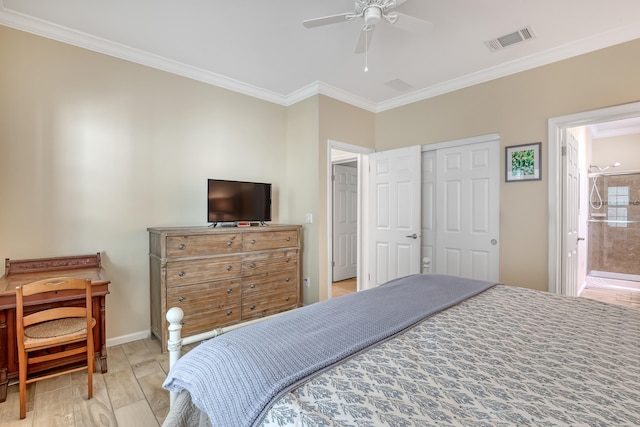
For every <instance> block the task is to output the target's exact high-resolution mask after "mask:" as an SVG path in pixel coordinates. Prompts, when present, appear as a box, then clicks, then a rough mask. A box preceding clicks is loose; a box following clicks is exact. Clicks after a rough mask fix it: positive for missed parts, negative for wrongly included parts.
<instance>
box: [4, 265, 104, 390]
mask: <svg viewBox="0 0 640 427" xmlns="http://www.w3.org/2000/svg"><path fill="white" fill-rule="evenodd" d="M50 277H81V278H87V279H91V293H92V300H93V307H92V310H93V317H94V318H95V319H96V326H95V327H94V328H93V343H94V351H95V357H96V361H97V366H98V367H100V369H101V371H102V373H103V374H104V373H106V372H107V345H106V323H107V312H106V304H107V303H106V296H107V294H108V293H109V283H110V281H109V280H108V279H107V275H106V272H105V270H104V268H102V263H101V259H100V254H99V253H97V254H91V255H79V256H69V257H56V258H38V259H24V260H10V259H8V258H7V259H6V260H5V275H4V276H3V277H2V278H1V279H0V402H4V400H5V398H6V396H7V386H8V384H9V382H10V381H14V380H17V379H18V349H17V340H16V286H21V285H24V284H25V283H30V282H35V281H36V280H42V279H47V278H50ZM84 298H85V294H84V291H75V290H67V291H61V292H57V291H56V292H49V293H48V295H45V296H39V297H38V298H37V299H34V298H33V297H31V298H28V299H27V301H28V303H27V305H28V308H27V310H28V311H29V312H35V311H38V310H42V309H43V308H52V307H60V306H70V305H76V304H82V303H83V302H84ZM82 364H86V357H85V356H83V355H82V354H79V355H75V356H69V357H68V358H66V359H64V360H57V361H51V362H43V363H41V364H38V365H37V366H34V367H32V368H30V370H31V371H32V372H37V373H38V375H40V374H46V373H48V371H52V370H55V369H57V368H59V367H61V366H65V367H68V366H73V365H82Z"/></svg>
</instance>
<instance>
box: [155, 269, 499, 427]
mask: <svg viewBox="0 0 640 427" xmlns="http://www.w3.org/2000/svg"><path fill="white" fill-rule="evenodd" d="M493 285H494V283H489V282H483V281H477V280H469V279H462V278H458V277H453V276H442V275H413V276H407V277H404V278H400V279H396V280H392V281H390V282H388V283H386V284H385V285H382V286H379V287H377V288H374V289H370V290H367V291H363V292H358V293H355V294H350V295H346V296H344V297H340V298H336V299H331V300H328V301H323V302H320V303H316V304H312V305H309V306H306V307H302V308H299V309H297V310H293V311H290V312H287V313H284V314H282V315H281V316H278V317H276V318H273V319H270V320H268V321H265V322H261V323H257V324H253V325H250V326H247V327H245V328H241V329H237V330H234V331H231V332H229V333H227V334H224V335H222V336H220V337H218V338H215V339H212V340H210V341H207V342H205V343H203V344H201V345H200V346H198V347H196V348H195V349H193V350H191V351H190V352H189V353H187V354H186V355H185V356H184V357H182V358H181V359H180V360H179V361H178V363H177V364H176V365H175V366H174V367H173V369H172V370H171V372H169V375H168V377H167V379H166V381H165V382H164V384H163V387H164V388H166V389H167V390H170V391H176V392H180V391H182V390H185V389H186V390H187V391H188V392H189V393H190V394H191V399H192V401H193V403H194V404H195V405H196V406H197V407H198V408H200V409H201V410H202V411H204V412H206V413H207V415H208V416H209V418H210V420H211V423H212V425H213V426H216V427H222V426H224V427H231V426H250V425H254V424H256V423H258V422H259V421H260V419H261V417H262V416H263V415H264V413H265V412H266V411H267V410H268V408H269V406H270V404H271V403H272V402H274V401H275V400H276V399H277V398H278V397H279V396H281V395H282V394H283V393H286V392H287V391H289V390H291V389H292V388H294V387H296V385H298V384H300V383H301V382H303V381H304V380H306V379H308V378H309V377H310V376H313V375H316V374H318V373H320V372H322V371H323V370H325V369H327V368H329V367H330V366H332V365H334V364H336V363H338V362H339V361H341V360H343V359H345V358H347V357H350V356H353V355H354V354H356V353H358V352H360V351H362V350H364V349H366V348H368V347H370V346H372V345H374V344H376V343H378V342H380V341H382V340H385V339H387V338H389V337H392V336H393V335H395V334H397V333H400V332H402V331H404V330H406V329H407V328H410V327H411V326H413V325H415V324H416V323H418V322H420V321H421V320H424V319H425V318H427V317H429V316H431V315H433V314H435V313H437V312H439V311H441V310H444V309H446V308H448V307H450V306H452V305H454V304H457V303H459V302H461V301H463V300H465V299H467V298H469V297H472V296H474V295H477V294H478V293H480V292H482V291H484V290H486V289H488V288H490V287H492V286H493Z"/></svg>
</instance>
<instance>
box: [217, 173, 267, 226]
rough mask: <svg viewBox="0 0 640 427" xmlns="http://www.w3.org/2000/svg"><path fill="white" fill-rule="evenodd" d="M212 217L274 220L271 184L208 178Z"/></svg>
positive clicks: (220, 220)
mask: <svg viewBox="0 0 640 427" xmlns="http://www.w3.org/2000/svg"><path fill="white" fill-rule="evenodd" d="M207 206H208V209H207V210H208V212H207V213H208V215H207V217H208V221H209V222H213V223H217V222H235V221H260V222H263V221H271V184H266V183H260V182H242V181H227V180H221V179H209V180H208V204H207Z"/></svg>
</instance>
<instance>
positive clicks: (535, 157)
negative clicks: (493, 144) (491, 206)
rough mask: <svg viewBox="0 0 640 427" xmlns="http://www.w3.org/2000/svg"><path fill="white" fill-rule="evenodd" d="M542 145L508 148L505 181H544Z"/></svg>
mask: <svg viewBox="0 0 640 427" xmlns="http://www.w3.org/2000/svg"><path fill="white" fill-rule="evenodd" d="M540 145H541V144H540V143H539V142H536V143H533V144H525V145H514V146H511V147H506V152H505V166H506V168H505V169H506V170H505V180H506V181H507V182H514V181H531V180H539V179H542V175H541V173H540V169H541V168H540Z"/></svg>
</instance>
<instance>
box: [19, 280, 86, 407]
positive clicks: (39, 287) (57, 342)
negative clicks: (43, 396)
mask: <svg viewBox="0 0 640 427" xmlns="http://www.w3.org/2000/svg"><path fill="white" fill-rule="evenodd" d="M71 289H81V290H84V291H85V294H86V303H85V306H81V307H77V306H74V307H55V308H50V309H47V310H41V311H36V312H34V313H31V314H28V315H25V300H28V298H27V297H29V296H31V295H34V294H40V293H45V292H62V291H66V290H71ZM27 310H28V304H27ZM95 324H96V321H95V319H94V318H93V316H92V314H91V280H89V279H79V278H73V277H59V278H52V279H45V280H39V281H37V282H33V283H28V284H25V285H22V286H18V287H17V288H16V336H17V340H18V360H19V365H20V366H19V374H20V418H25V417H26V416H27V384H30V383H32V382H36V381H41V380H44V379H48V378H53V377H57V376H60V375H64V374H67V373H70V372H77V371H81V370H85V369H86V370H87V372H88V398H89V399H91V398H92V397H93V371H94V355H93V351H94V350H93V332H92V329H93V327H94V326H95ZM80 342H81V343H83V345H82V346H78V345H69V344H75V343H80ZM82 353H85V354H86V357H87V364H86V366H80V367H74V368H71V369H67V370H64V371H55V372H54V373H51V374H47V375H42V376H37V377H36V376H34V377H33V378H27V373H28V370H29V369H28V368H29V365H32V364H35V363H46V362H48V361H51V360H55V359H60V358H63V357H68V356H72V355H78V354H82Z"/></svg>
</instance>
